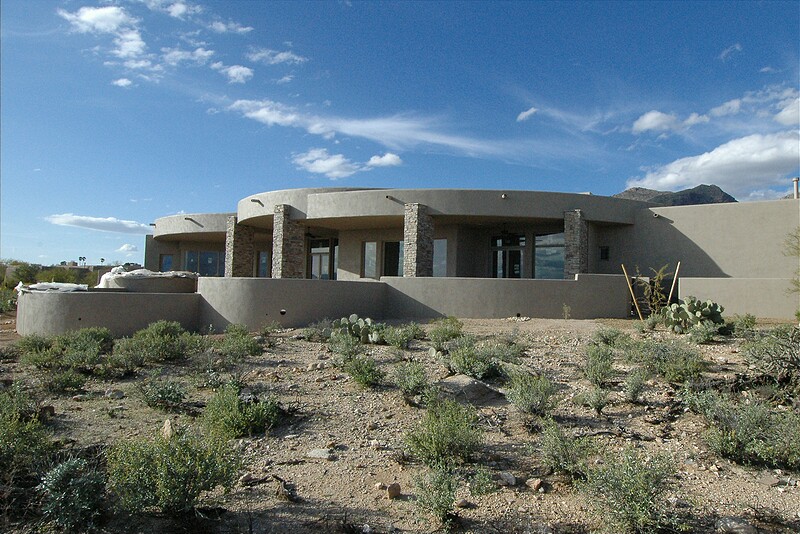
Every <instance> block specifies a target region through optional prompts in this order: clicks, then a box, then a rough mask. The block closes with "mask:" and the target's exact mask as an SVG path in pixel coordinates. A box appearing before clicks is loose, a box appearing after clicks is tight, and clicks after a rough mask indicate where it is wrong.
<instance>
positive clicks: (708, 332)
mask: <svg viewBox="0 0 800 534" xmlns="http://www.w3.org/2000/svg"><path fill="white" fill-rule="evenodd" d="M719 329H720V325H718V324H715V323H713V322H711V321H701V322H699V323H697V324H696V325H694V326H692V327H691V328H690V329H689V337H690V338H691V339H692V341H694V342H695V343H697V344H698V345H703V344H706V343H711V342H712V341H714V336H716V335H717V334H719Z"/></svg>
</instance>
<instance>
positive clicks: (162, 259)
mask: <svg viewBox="0 0 800 534" xmlns="http://www.w3.org/2000/svg"><path fill="white" fill-rule="evenodd" d="M158 270H159V271H161V272H162V273H166V272H169V271H171V270H172V254H161V255H160V256H159V257H158Z"/></svg>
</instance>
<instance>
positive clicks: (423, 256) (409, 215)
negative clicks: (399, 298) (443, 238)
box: [403, 203, 433, 277]
mask: <svg viewBox="0 0 800 534" xmlns="http://www.w3.org/2000/svg"><path fill="white" fill-rule="evenodd" d="M403 239H404V241H405V243H404V245H403V246H404V248H403V276H406V277H417V276H433V218H431V216H430V215H429V214H428V207H427V206H425V205H423V204H416V203H415V204H405V205H404V209H403Z"/></svg>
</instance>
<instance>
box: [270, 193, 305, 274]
mask: <svg viewBox="0 0 800 534" xmlns="http://www.w3.org/2000/svg"><path fill="white" fill-rule="evenodd" d="M291 210H292V207H291V206H289V205H287V204H278V205H277V206H275V211H274V213H275V216H274V219H273V227H272V278H303V271H304V270H305V264H306V254H305V252H306V238H305V230H304V228H303V227H302V226H301V225H299V224H297V223H296V222H295V221H293V220H291V219H290V218H289V213H290V212H291Z"/></svg>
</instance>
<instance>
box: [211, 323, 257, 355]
mask: <svg viewBox="0 0 800 534" xmlns="http://www.w3.org/2000/svg"><path fill="white" fill-rule="evenodd" d="M219 351H220V352H221V353H222V357H223V358H224V360H225V361H227V362H241V361H244V360H245V359H246V358H247V357H248V356H258V355H259V354H261V345H260V344H259V343H258V341H256V339H255V338H254V337H253V336H251V335H250V333H249V332H248V331H247V327H246V326H244V325H239V324H229V325H228V327H227V328H226V329H225V337H224V338H223V339H222V342H221V343H220V344H219Z"/></svg>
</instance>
